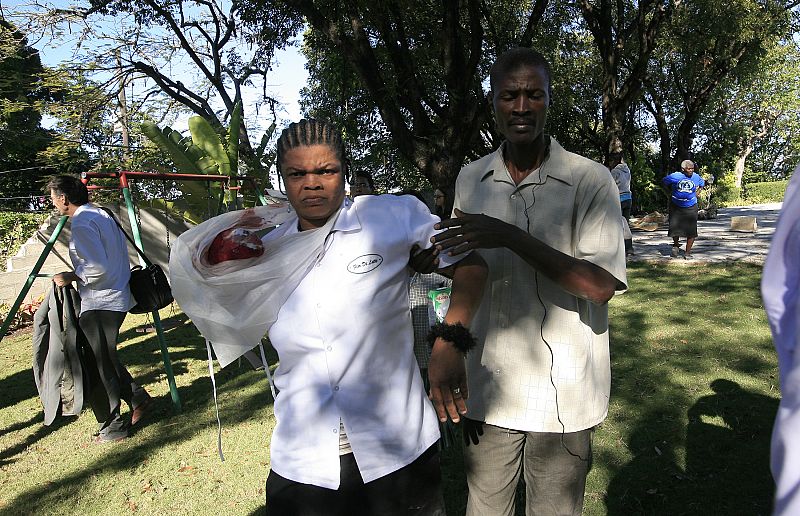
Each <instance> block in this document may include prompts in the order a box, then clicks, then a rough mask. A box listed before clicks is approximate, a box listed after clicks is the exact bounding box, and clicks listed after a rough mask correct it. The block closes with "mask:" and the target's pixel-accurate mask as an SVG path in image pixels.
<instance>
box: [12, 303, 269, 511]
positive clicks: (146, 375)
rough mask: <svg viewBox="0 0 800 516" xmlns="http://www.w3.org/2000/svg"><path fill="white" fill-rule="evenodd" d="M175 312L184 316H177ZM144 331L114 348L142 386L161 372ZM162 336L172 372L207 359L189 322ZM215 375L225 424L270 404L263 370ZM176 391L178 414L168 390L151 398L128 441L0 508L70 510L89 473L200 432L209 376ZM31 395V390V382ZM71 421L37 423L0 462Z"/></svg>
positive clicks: (22, 379)
mask: <svg viewBox="0 0 800 516" xmlns="http://www.w3.org/2000/svg"><path fill="white" fill-rule="evenodd" d="M176 317H177V318H178V319H180V318H183V320H186V319H185V317H184V316H182V315H178V316H176ZM148 335H149V336H148V337H147V338H145V339H144V340H142V341H141V342H138V343H135V344H129V345H127V346H125V345H124V341H125V340H126V339H130V338H132V337H134V336H138V337H140V336H141V334H138V333H136V332H135V331H134V330H128V331H126V332H124V333H123V334H122V338H121V339H120V340H121V342H123V347H121V348H120V349H119V353H120V357H121V360H122V362H123V363H124V364H125V365H126V366H128V367H129V368H133V369H135V371H134V372H133V376H134V378H135V379H136V380H139V381H142V383H143V384H144V385H145V386H146V385H147V383H150V382H152V381H155V380H156V379H157V378H159V377H163V375H164V372H163V365H162V360H161V351H160V346H159V343H158V338H157V336H156V334H155V333H149V334H148ZM165 340H166V343H167V347H168V348H169V349H170V356H171V359H172V362H173V369H174V370H175V372H176V374H180V373H179V371H180V372H185V371H186V370H187V368H186V364H187V363H188V362H189V361H202V362H205V361H206V351H205V341H204V340H202V338H201V337H200V336H199V335H198V333H197V330H196V329H195V328H194V326H192V325H191V324H186V325H183V326H180V327H177V328H174V329H170V330H167V331H165ZM271 354H272V355H273V358H272V362H271V363H274V360H275V358H274V352H272V353H271ZM215 375H216V382H217V392H218V395H219V396H221V397H222V396H225V395H226V394H229V393H236V394H235V402H233V403H227V404H226V403H222V404H220V418H221V419H222V421H223V424H224V425H225V426H229V427H232V426H236V425H238V424H240V423H242V422H244V421H246V420H248V419H250V418H251V417H252V414H253V413H254V412H255V411H258V410H263V408H264V406H265V405H271V404H272V402H273V400H272V397H271V394H270V392H269V388H268V387H267V386H266V378H265V376H264V373H263V372H254V371H253V370H252V368H251V367H250V366H249V365H247V364H243V365H242V366H241V367H236V365H235V364H232V365H231V366H229V367H228V368H226V369H224V370H221V371H218V372H216V373H215ZM28 377H30V383H31V384H33V375H32V374H31V373H30V372H29V371H22V372H21V373H15V374H14V375H12V376H10V377H9V378H6V379H5V384H6V386H7V387H12V388H19V385H15V383H16V384H20V383H21V384H23V385H24V384H25V383H26V381H27V379H28ZM262 382H263V384H264V388H263V389H257V392H255V393H253V394H251V395H247V396H242V394H241V393H242V392H243V391H244V390H246V388H247V387H248V386H251V385H253V384H256V383H262ZM178 392H179V395H180V397H181V400H182V409H183V410H182V413H181V414H174V413H173V410H172V401H171V399H170V396H169V394H167V395H164V396H159V397H155V398H154V400H153V403H152V405H151V406H150V409H149V410H148V412H147V413H146V415H145V418H144V419H143V420H142V422H141V423H140V424H139V425H137V426H136V428H135V432H134V434H133V435H132V438H131V439H130V440H128V441H127V442H126V443H120V444H117V445H102V446H108V447H109V448H108V453H105V454H104V455H103V456H102V457H100V458H98V459H97V460H96V461H94V462H92V463H90V464H88V465H86V467H84V468H83V469H81V470H80V471H77V472H74V473H72V474H69V475H66V476H63V477H61V478H58V479H54V480H51V481H48V482H47V483H45V484H44V485H37V486H36V487H34V488H32V489H29V490H28V491H26V492H24V493H21V494H19V495H18V496H17V497H16V498H14V499H13V500H8V503H6V504H5V505H3V507H2V512H3V513H4V514H36V513H38V514H47V513H49V514H68V513H71V512H72V509H73V508H74V507H73V504H74V502H73V501H72V500H73V495H74V493H75V492H78V491H80V489H81V486H82V485H83V484H85V483H86V482H87V481H89V480H90V479H92V478H93V477H96V476H98V475H102V474H111V475H113V474H118V473H119V474H122V473H123V472H130V471H134V470H136V468H137V467H139V466H143V465H144V464H146V463H147V461H148V459H149V458H150V457H151V456H152V455H153V454H154V452H155V450H158V449H162V448H167V449H169V448H170V447H172V446H174V445H176V444H178V443H181V442H183V441H184V440H185V439H186V437H187V432H189V433H193V432H197V431H199V427H198V424H197V421H202V422H203V425H206V424H207V423H208V421H207V410H208V408H209V406H211V407H213V403H212V402H211V399H212V396H213V395H212V386H211V379H210V378H209V377H207V376H202V377H199V378H197V379H195V380H194V381H193V382H192V383H191V384H189V385H188V386H179V387H178ZM32 395H33V396H35V395H36V389H35V385H34V386H33V393H32ZM29 397H30V396H29ZM16 398H19V396H16V397H15V399H16ZM83 417H89V418H91V417H92V415H91V412H84V414H83ZM41 420H42V414H41V413H39V414H37V415H36V416H34V417H32V418H30V419H29V420H28V421H25V422H20V423H16V424H13V425H11V426H9V427H8V428H5V429H3V431H4V432H6V431H14V430H22V429H24V428H27V427H29V426H31V425H35V424H39V425H41ZM71 421H74V419H72V418H64V417H59V418H57V419H56V422H55V423H54V424H53V425H51V426H50V427H45V426H43V425H42V426H41V428H39V429H37V430H36V431H35V432H34V433H33V434H32V435H31V436H30V437H28V438H27V439H25V441H24V442H19V443H18V444H15V445H14V446H13V447H11V448H8V449H6V450H4V451H3V452H2V454H0V464H8V463H10V462H13V460H14V457H15V456H17V455H19V454H20V453H23V452H25V450H26V449H28V448H29V447H30V446H31V445H32V444H33V443H35V442H36V441H39V440H40V439H42V438H43V437H45V436H46V435H48V434H50V433H52V432H54V431H56V430H58V429H59V428H62V427H63V426H65V425H68V424H69V423H70V422H71ZM146 426H158V427H159V428H158V432H157V434H154V433H152V432H141V430H142V429H143V428H144V427H146ZM201 426H202V425H201ZM144 435H148V437H143V436H144ZM131 442H135V446H130V445H127V444H128V443H131ZM223 445H224V442H223ZM76 446H80V443H76ZM90 446H98V445H90ZM265 478H266V471H265Z"/></svg>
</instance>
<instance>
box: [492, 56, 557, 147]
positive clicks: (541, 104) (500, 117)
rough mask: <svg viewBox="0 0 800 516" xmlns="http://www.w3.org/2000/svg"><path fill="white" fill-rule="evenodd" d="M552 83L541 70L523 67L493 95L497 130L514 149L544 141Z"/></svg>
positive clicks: (510, 74) (503, 80)
mask: <svg viewBox="0 0 800 516" xmlns="http://www.w3.org/2000/svg"><path fill="white" fill-rule="evenodd" d="M549 87H550V84H549V81H548V79H547V73H546V72H545V70H544V68H542V67H541V66H534V67H531V66H520V67H518V68H516V69H514V70H511V71H510V72H508V73H506V74H505V75H504V76H501V77H500V78H499V79H498V81H497V84H495V91H493V92H492V103H493V105H494V117H495V121H496V122H497V130H498V131H499V132H500V133H501V134H502V135H503V136H505V138H506V140H507V141H508V142H509V143H510V144H512V145H525V144H533V143H534V142H536V141H537V140H539V141H541V138H542V134H543V133H544V124H545V122H546V121H547V107H548V105H549V103H550V94H549V93H548V92H549Z"/></svg>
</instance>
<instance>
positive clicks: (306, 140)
mask: <svg viewBox="0 0 800 516" xmlns="http://www.w3.org/2000/svg"><path fill="white" fill-rule="evenodd" d="M309 145H327V146H329V147H330V148H331V149H332V150H333V152H334V153H335V154H336V158H337V159H338V160H339V162H340V163H341V164H342V174H344V175H345V176H347V157H346V155H345V152H344V142H343V141H342V134H341V133H340V132H339V129H338V128H337V127H336V126H335V125H333V124H332V123H330V122H328V121H326V120H317V119H315V118H309V119H306V118H304V119H302V120H300V121H299V122H292V123H291V124H289V126H288V127H287V128H286V129H284V130H283V132H282V133H281V137H280V138H278V148H277V154H276V158H277V159H276V160H275V161H276V163H277V165H276V166H277V167H278V172H280V171H281V165H282V164H283V156H284V155H285V154H286V152H287V151H288V150H290V149H294V148H295V147H301V146H309Z"/></svg>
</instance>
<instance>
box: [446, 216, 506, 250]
mask: <svg viewBox="0 0 800 516" xmlns="http://www.w3.org/2000/svg"><path fill="white" fill-rule="evenodd" d="M455 214H456V216H455V217H453V218H451V219H448V220H443V221H442V222H440V223H438V224H436V225H435V226H434V227H435V228H436V229H446V231H442V232H441V233H439V234H438V235H434V236H433V237H431V242H433V243H434V244H435V245H436V247H437V248H439V249H440V250H441V251H445V250H447V251H448V252H449V254H450V255H451V256H452V255H457V254H461V253H465V252H467V251H471V250H472V249H494V248H496V247H508V245H507V242H508V241H509V238H510V237H511V235H512V234H513V231H514V230H516V229H517V228H516V226H512V225H510V224H508V223H506V222H503V221H502V220H500V219H496V218H494V217H489V216H488V215H483V214H472V213H464V212H463V211H461V210H458V209H457V210H455Z"/></svg>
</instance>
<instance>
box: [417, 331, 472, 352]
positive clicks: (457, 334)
mask: <svg viewBox="0 0 800 516" xmlns="http://www.w3.org/2000/svg"><path fill="white" fill-rule="evenodd" d="M439 337H441V338H442V339H444V340H446V341H448V342H452V343H453V346H455V347H456V349H458V350H459V351H461V352H462V353H464V354H465V355H466V354H467V352H469V350H471V349H472V348H474V347H475V344H476V342H475V337H473V336H472V333H470V332H469V329H467V328H465V327H464V326H463V325H462V324H461V323H455V324H445V323H436V324H434V325H433V326H432V327H431V331H430V332H428V344H429V345H430V346H431V347H433V344H434V343H435V342H436V339H437V338H439Z"/></svg>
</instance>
